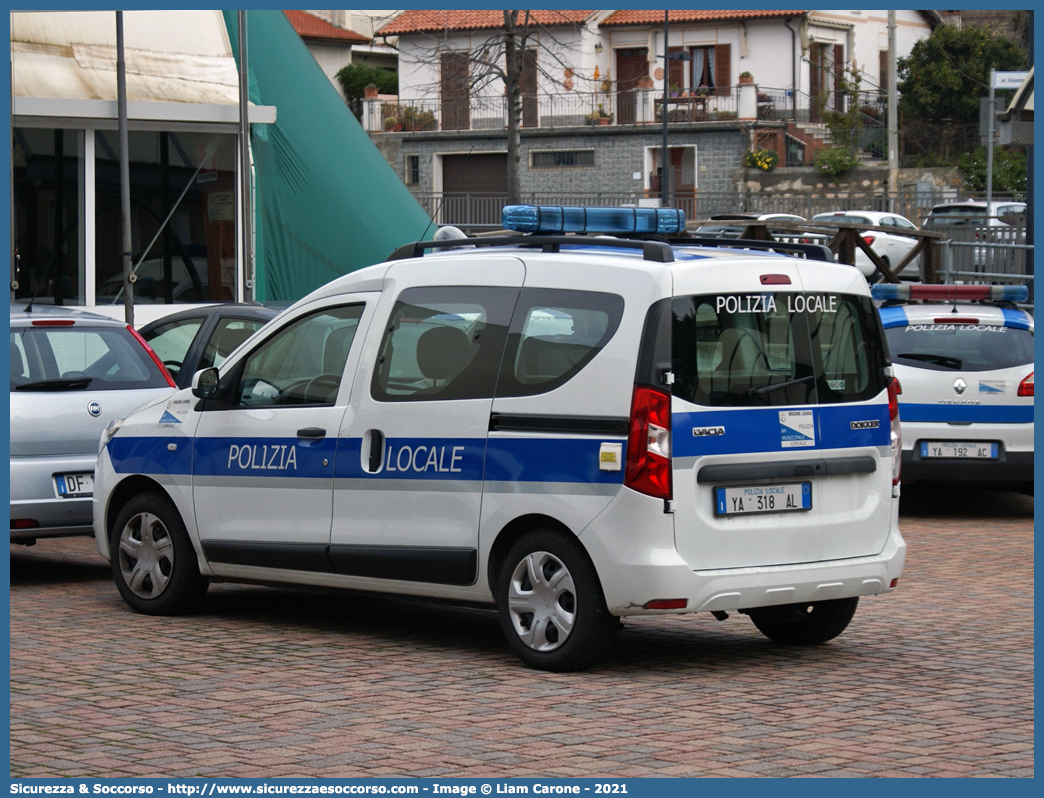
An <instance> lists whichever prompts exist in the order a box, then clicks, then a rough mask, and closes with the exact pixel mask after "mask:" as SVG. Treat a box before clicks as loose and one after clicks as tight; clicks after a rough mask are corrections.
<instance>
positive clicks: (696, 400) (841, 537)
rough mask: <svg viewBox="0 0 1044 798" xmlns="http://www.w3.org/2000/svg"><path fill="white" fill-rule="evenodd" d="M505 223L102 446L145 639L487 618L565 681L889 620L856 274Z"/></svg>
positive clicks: (116, 549) (884, 519)
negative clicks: (279, 607) (272, 601)
mask: <svg viewBox="0 0 1044 798" xmlns="http://www.w3.org/2000/svg"><path fill="white" fill-rule="evenodd" d="M504 218H505V227H506V228H508V229H509V230H513V231H515V232H514V233H512V234H510V235H503V236H496V237H490V238H469V239H464V238H448V239H442V240H436V241H429V242H419V243H417V244H410V245H407V246H405V247H403V248H401V249H400V250H398V251H396V252H395V253H393V254H392V256H391V257H390V258H389V260H388V261H387V262H385V263H382V264H379V265H376V266H372V267H370V268H367V269H363V270H361V271H357V272H354V273H352V274H349V275H346V276H344V277H342V278H339V279H337V280H335V281H333V282H332V283H330V284H328V285H326V286H324V287H323V288H320V289H319V290H317V291H315V292H313V293H312V294H311V295H309V296H308V297H305V298H304V299H303V300H301V301H300V302H298V303H296V304H295V305H294V306H293V307H291V308H289V309H287V310H286V311H284V312H283V313H282V314H280V315H279V316H278V317H277V318H276V319H274V320H273V321H271V322H270V323H268V324H267V325H266V326H265V327H264V328H262V329H261V330H260V331H259V332H257V333H256V334H255V335H254V336H253V338H251V339H250V340H249V341H248V342H247V343H246V344H244V345H243V346H242V347H241V348H240V349H239V350H238V351H237V352H236V354H235V355H233V356H232V357H230V358H229V360H227V361H226V362H224V363H223V364H222V365H221V366H220V368H216V369H207V370H204V371H201V372H199V373H198V374H196V375H195V377H194V379H193V387H192V388H191V389H190V390H183V391H180V392H178V393H176V394H174V395H173V396H172V397H170V398H169V399H165V400H164V401H162V402H157V403H155V404H153V405H152V406H151V407H148V408H145V409H142V410H140V411H138V412H136V413H134V414H132V415H131V416H129V417H128V418H126V419H124V420H123V422H122V423H118V424H112V425H110V427H109V429H108V430H107V431H106V434H105V435H104V436H103V439H102V446H101V451H100V453H99V460H98V468H97V471H96V484H95V530H96V536H97V543H98V550H99V551H100V552H101V554H102V555H103V556H105V557H107V558H109V559H110V560H111V563H112V568H113V574H114V576H115V579H116V583H117V586H118V587H119V589H120V592H121V594H122V595H123V597H124V598H125V600H126V601H127V602H128V603H129V604H130V605H131V606H132V607H133V608H134V609H135V610H137V611H139V612H145V613H152V614H173V613H180V612H184V611H187V610H189V609H190V608H191V607H192V606H193V605H194V604H195V603H196V602H197V601H198V600H199V599H200V598H201V597H202V595H203V593H204V591H205V590H206V586H207V583H208V581H209V580H212V579H216V580H233V581H234V580H239V581H260V582H266V583H287V584H297V585H314V586H325V587H335V588H350V589H360V590H368V591H381V592H388V593H398V594H407V595H415V596H430V597H439V598H446V599H454V600H461V601H471V602H476V601H477V602H484V603H489V604H491V605H495V606H496V607H497V608H498V609H499V612H500V617H501V625H502V627H503V630H504V633H505V635H506V637H507V640H508V642H509V644H510V645H511V647H512V648H513V649H514V650H515V652H516V653H517V654H518V655H519V656H520V658H521V659H522V660H523V661H524V662H526V663H527V664H529V665H531V666H533V667H536V668H542V669H548V670H574V669H577V668H582V667H585V666H587V665H590V664H591V663H593V662H595V661H596V660H598V659H599V658H600V657H602V656H603V655H604V654H605V653H606V651H607V650H608V648H609V646H610V643H611V641H612V639H613V635H614V633H615V632H616V630H617V628H618V626H619V619H620V618H621V617H625V616H631V615H642V614H658V613H686V612H688V613H692V612H712V613H714V614H715V615H716V617H718V618H719V619H725V618H726V617H728V614H729V613H731V612H740V613H746V614H748V615H749V616H750V617H751V619H752V620H753V621H754V623H755V624H756V625H757V626H758V628H759V629H761V631H762V632H764V633H765V634H766V635H767V636H768V637H770V638H772V639H774V640H776V641H778V642H782V643H785V644H814V643H822V642H825V641H827V640H830V639H832V638H833V637H835V636H836V635H838V634H840V633H841V632H842V631H843V630H844V629H845V628H846V626H847V625H848V623H849V621H850V620H851V618H852V616H853V613H854V612H855V609H856V604H857V602H858V600H859V598H860V597H861V596H867V595H872V594H880V593H887V592H889V591H891V590H892V589H894V588H895V586H896V583H897V580H898V578H899V576H900V574H901V572H902V568H903V562H904V558H905V552H906V546H905V543H904V542H903V539H902V536H901V534H900V532H899V528H898V520H897V519H898V497H899V486H898V468H899V451H900V443H899V429H898V414H897V412H898V404H897V396H896V393H895V390H894V386H893V379H892V373H891V366H890V364H889V362H888V356H887V348H886V346H885V344H884V339H883V331H882V328H881V322H880V319H879V317H878V315H877V312H876V310H875V308H874V306H873V304H872V302H871V299H870V295H869V289H868V287H867V285H866V281H865V280H863V279H862V277H861V276H860V275H859V274H858V273H856V272H854V271H853V270H852V269H850V268H847V267H845V266H839V265H837V264H836V263H833V262H832V260H833V259H832V257H831V256H830V254H829V252H828V251H826V250H825V248H823V247H820V246H818V245H809V244H804V245H802V244H786V245H783V244H766V242H744V241H738V240H723V239H711V240H704V239H695V238H690V237H687V236H686V235H685V234H684V215H683V214H682V213H681V212H680V211H676V210H671V209H620V208H605V209H599V208H587V209H584V208H559V207H540V208H536V207H530V206H511V207H509V208H506V209H505V212H504ZM592 232H593V233H598V234H600V235H597V236H594V235H585V234H584V233H592ZM519 233H522V234H521V235H520V234H519ZM766 247H771V248H772V249H775V250H778V251H777V252H772V251H766ZM780 253H784V254H780Z"/></svg>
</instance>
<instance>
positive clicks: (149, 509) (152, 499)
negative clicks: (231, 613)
mask: <svg viewBox="0 0 1044 798" xmlns="http://www.w3.org/2000/svg"><path fill="white" fill-rule="evenodd" d="M109 545H110V564H111V565H112V576H113V579H114V580H115V581H116V587H117V588H118V589H119V591H120V595H121V596H123V600H124V601H126V602H127V604H129V605H130V606H131V608H132V609H134V610H135V611H136V612H141V613H144V614H146V615H180V614H182V613H185V612H188V611H190V610H192V609H193V608H194V607H195V606H196V605H197V604H198V603H199V601H200V599H202V598H203V594H204V593H206V591H207V585H208V580H207V578H206V577H205V576H203V575H202V574H201V573H200V572H199V561H198V559H197V558H196V552H195V550H194V549H193V548H192V541H190V540H189V536H188V532H186V531H185V524H184V522H183V521H182V520H181V515H180V514H179V513H178V510H177V508H176V507H175V506H174V503H173V502H171V500H170V499H168V498H167V497H166V496H163V495H161V494H159V493H142V494H140V495H138V496H135V497H134V498H133V499H131V500H130V501H129V502H127V504H126V505H125V506H124V508H123V509H122V510H121V511H120V514H119V515H118V516H117V517H116V523H115V525H114V526H113V530H112V536H111V538H110V540H109Z"/></svg>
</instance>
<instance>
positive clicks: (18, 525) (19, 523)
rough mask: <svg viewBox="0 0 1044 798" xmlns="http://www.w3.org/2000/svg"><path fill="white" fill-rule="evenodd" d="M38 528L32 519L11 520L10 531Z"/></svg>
mask: <svg viewBox="0 0 1044 798" xmlns="http://www.w3.org/2000/svg"><path fill="white" fill-rule="evenodd" d="M38 526H40V525H39V524H38V523H37V522H36V521H34V520H33V519H32V518H12V519H11V529H36V528H37V527H38Z"/></svg>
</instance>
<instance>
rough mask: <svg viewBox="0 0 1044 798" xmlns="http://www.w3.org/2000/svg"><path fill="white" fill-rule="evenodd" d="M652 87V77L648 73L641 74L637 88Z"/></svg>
mask: <svg viewBox="0 0 1044 798" xmlns="http://www.w3.org/2000/svg"><path fill="white" fill-rule="evenodd" d="M652 87H653V79H652V78H650V77H649V76H648V75H643V76H642V77H640V78H638V88H639V89H651V88H652Z"/></svg>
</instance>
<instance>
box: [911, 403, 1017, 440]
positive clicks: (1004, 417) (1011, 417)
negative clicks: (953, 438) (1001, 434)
mask: <svg viewBox="0 0 1044 798" xmlns="http://www.w3.org/2000/svg"><path fill="white" fill-rule="evenodd" d="M899 418H900V420H902V421H929V422H931V421H937V422H940V423H941V422H949V423H952V422H956V423H965V424H967V423H979V424H1032V423H1033V405H1029V404H1027V405H950V404H902V403H900V404H899ZM954 434H958V431H956V430H955V431H954Z"/></svg>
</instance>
